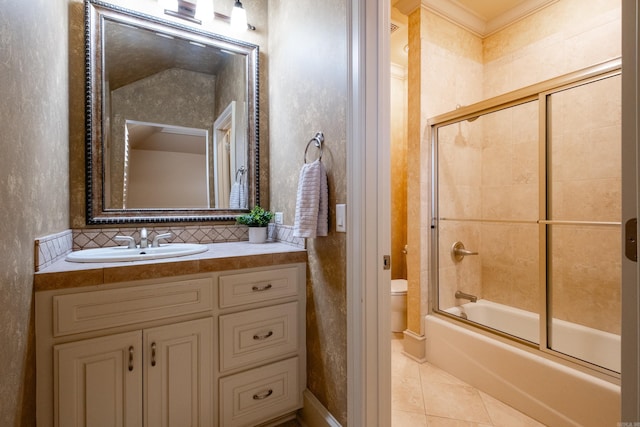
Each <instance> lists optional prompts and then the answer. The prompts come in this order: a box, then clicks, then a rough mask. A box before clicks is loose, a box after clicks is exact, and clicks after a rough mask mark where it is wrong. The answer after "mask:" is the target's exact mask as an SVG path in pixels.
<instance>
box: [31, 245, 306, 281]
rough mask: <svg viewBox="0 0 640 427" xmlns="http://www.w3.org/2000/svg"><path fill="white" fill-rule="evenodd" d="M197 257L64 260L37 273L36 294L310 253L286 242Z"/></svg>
mask: <svg viewBox="0 0 640 427" xmlns="http://www.w3.org/2000/svg"><path fill="white" fill-rule="evenodd" d="M207 246H208V247H209V250H208V251H206V252H203V253H199V254H195V255H187V256H182V257H174V258H165V259H156V260H149V261H135V262H108V263H107V262H105V263H77V262H68V261H65V260H64V259H62V260H60V261H57V262H55V263H53V264H52V265H50V266H49V267H46V268H44V269H42V270H41V271H39V272H37V273H35V277H34V291H44V290H52V289H63V288H76V287H81V286H95V285H101V284H106V283H116V282H124V281H131V280H141V279H154V278H160V277H170V276H179V275H186V274H197V273H207V272H212V271H223V270H237V269H241V268H251V267H266V266H270V265H279V264H291V263H297V262H306V261H307V251H306V250H305V249H302V248H297V247H295V246H291V245H288V244H284V243H278V242H267V243H263V244H252V243H249V242H246V241H244V242H226V243H211V244H208V245H207Z"/></svg>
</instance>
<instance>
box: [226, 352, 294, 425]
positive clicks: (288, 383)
mask: <svg viewBox="0 0 640 427" xmlns="http://www.w3.org/2000/svg"><path fill="white" fill-rule="evenodd" d="M219 391H220V425H221V426H225V427H236V426H250V425H255V424H258V423H260V422H262V421H266V420H268V419H270V418H273V417H277V416H279V415H283V414H285V413H287V412H289V411H294V410H296V409H298V408H300V407H301V406H302V395H301V392H300V390H299V386H298V358H297V357H294V358H292V359H287V360H283V361H282V362H277V363H272V364H270V365H266V366H263V367H261V368H257V369H251V370H249V371H246V372H243V373H240V374H236V375H231V376H229V377H226V378H222V379H221V380H220V390H219Z"/></svg>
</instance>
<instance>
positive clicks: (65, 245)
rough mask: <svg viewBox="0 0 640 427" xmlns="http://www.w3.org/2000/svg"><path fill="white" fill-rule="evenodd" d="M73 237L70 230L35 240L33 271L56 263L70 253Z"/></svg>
mask: <svg viewBox="0 0 640 427" xmlns="http://www.w3.org/2000/svg"><path fill="white" fill-rule="evenodd" d="M72 246H73V236H72V232H71V230H65V231H62V232H60V233H55V234H50V235H48V236H44V237H38V238H36V242H35V253H34V255H35V256H34V264H35V266H34V267H35V271H40V270H42V269H43V268H45V267H48V266H49V265H51V264H53V263H54V262H56V261H58V260H59V259H60V258H62V257H64V256H66V255H67V254H68V253H69V252H71V249H72Z"/></svg>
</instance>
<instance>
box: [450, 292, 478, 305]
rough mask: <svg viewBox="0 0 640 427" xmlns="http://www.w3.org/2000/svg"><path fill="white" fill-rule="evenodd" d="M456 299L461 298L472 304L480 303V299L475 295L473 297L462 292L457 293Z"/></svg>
mask: <svg viewBox="0 0 640 427" xmlns="http://www.w3.org/2000/svg"><path fill="white" fill-rule="evenodd" d="M455 297H456V298H461V299H467V300H469V301H471V302H477V301H478V297H477V296H475V295H471V294H466V293H464V292H462V291H456V295H455Z"/></svg>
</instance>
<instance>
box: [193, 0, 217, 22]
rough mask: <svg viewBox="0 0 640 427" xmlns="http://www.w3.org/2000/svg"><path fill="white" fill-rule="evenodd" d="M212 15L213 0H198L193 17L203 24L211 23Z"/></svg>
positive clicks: (213, 14)
mask: <svg viewBox="0 0 640 427" xmlns="http://www.w3.org/2000/svg"><path fill="white" fill-rule="evenodd" d="M214 17H215V13H214V10H213V0H198V3H197V4H196V16H195V18H196V19H198V20H200V21H201V22H202V23H203V24H211V23H212V22H213V18H214Z"/></svg>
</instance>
